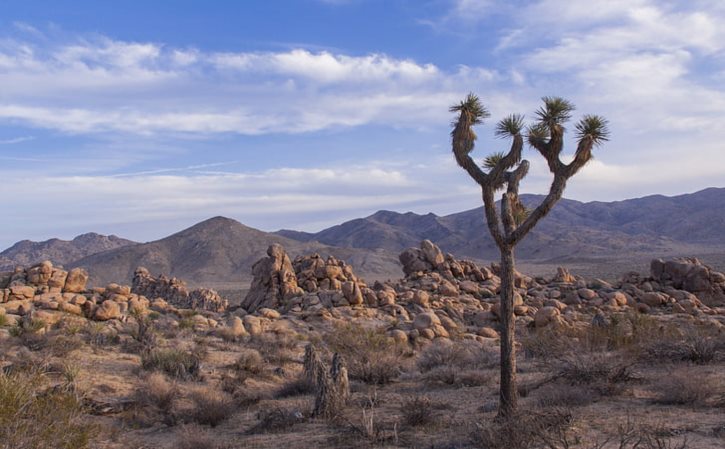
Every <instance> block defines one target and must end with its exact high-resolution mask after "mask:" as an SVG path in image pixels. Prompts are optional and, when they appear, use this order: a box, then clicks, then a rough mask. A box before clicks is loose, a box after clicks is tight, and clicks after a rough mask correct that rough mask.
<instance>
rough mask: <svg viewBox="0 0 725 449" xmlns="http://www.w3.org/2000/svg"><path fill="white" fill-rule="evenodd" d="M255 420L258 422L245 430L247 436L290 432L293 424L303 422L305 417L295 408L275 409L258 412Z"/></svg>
mask: <svg viewBox="0 0 725 449" xmlns="http://www.w3.org/2000/svg"><path fill="white" fill-rule="evenodd" d="M257 419H259V422H258V423H257V424H255V425H254V426H253V427H252V428H250V429H249V430H247V432H246V433H247V434H258V433H278V432H282V431H290V429H291V428H292V427H293V426H294V425H295V424H298V423H301V422H304V421H305V420H306V417H305V415H304V413H302V412H301V411H299V410H297V409H295V408H281V407H275V408H273V409H271V410H260V411H259V413H257Z"/></svg>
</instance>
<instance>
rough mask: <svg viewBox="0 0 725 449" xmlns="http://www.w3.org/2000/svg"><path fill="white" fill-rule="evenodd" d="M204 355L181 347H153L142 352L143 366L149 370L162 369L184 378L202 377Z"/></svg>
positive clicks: (195, 378) (178, 377)
mask: <svg viewBox="0 0 725 449" xmlns="http://www.w3.org/2000/svg"><path fill="white" fill-rule="evenodd" d="M201 360H202V356H201V355H199V354H198V353H197V352H196V351H193V352H192V351H183V350H180V349H153V350H151V351H147V352H144V353H142V354H141V367H142V368H143V369H145V370H147V371H161V372H164V373H166V374H168V375H169V376H171V377H174V378H177V379H182V380H198V379H200V378H201Z"/></svg>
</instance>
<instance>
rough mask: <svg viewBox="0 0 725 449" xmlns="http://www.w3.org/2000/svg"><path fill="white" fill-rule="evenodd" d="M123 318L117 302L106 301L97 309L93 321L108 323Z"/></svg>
mask: <svg viewBox="0 0 725 449" xmlns="http://www.w3.org/2000/svg"><path fill="white" fill-rule="evenodd" d="M120 317H121V307H120V306H119V304H118V303H117V302H115V301H111V300H106V301H103V302H102V303H101V305H100V306H98V308H97V309H96V311H95V313H94V315H93V319H95V320H96V321H108V320H114V319H118V318H120Z"/></svg>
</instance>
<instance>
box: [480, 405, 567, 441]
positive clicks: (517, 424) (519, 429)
mask: <svg viewBox="0 0 725 449" xmlns="http://www.w3.org/2000/svg"><path fill="white" fill-rule="evenodd" d="M573 421H574V418H573V415H572V414H571V412H570V411H569V410H567V409H561V408H551V409H549V410H547V411H546V412H545V413H539V412H532V411H520V412H518V413H517V414H515V415H514V416H511V417H509V418H508V419H503V420H496V421H492V422H486V423H482V424H478V425H477V426H476V429H475V430H474V432H473V433H472V435H471V440H472V443H473V445H474V447H477V448H482V449H532V448H538V447H547V448H559V447H570V446H573V445H574V444H573V443H574V441H575V439H574V437H573V436H572V435H571V427H572V425H573Z"/></svg>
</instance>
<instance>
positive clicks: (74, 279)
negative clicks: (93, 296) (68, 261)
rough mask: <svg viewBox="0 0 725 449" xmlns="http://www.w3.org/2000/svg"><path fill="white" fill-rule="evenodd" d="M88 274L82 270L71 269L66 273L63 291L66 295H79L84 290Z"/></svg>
mask: <svg viewBox="0 0 725 449" xmlns="http://www.w3.org/2000/svg"><path fill="white" fill-rule="evenodd" d="M87 282H88V273H87V272H86V270H84V269H83V268H73V269H72V270H70V272H68V276H67V277H66V279H65V285H64V286H63V291H64V292H68V293H81V292H83V291H85V289H86V283H87Z"/></svg>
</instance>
